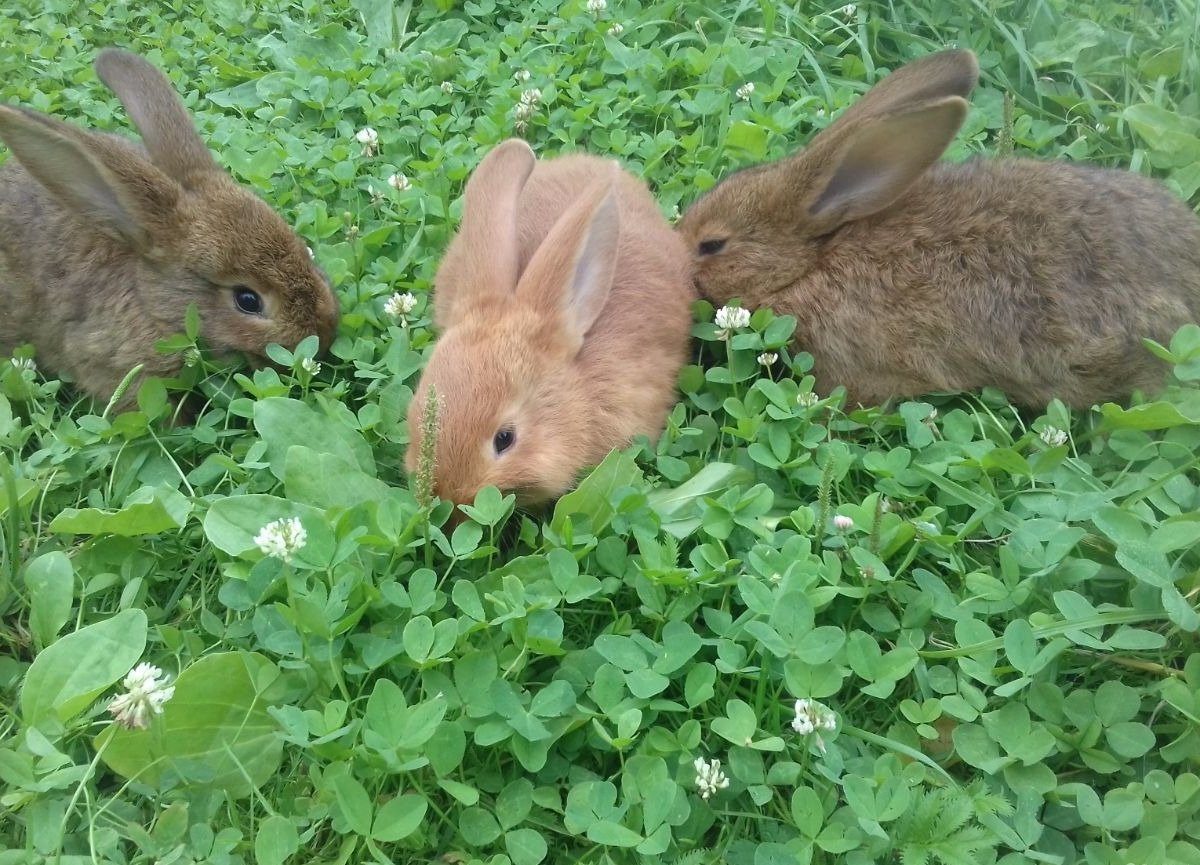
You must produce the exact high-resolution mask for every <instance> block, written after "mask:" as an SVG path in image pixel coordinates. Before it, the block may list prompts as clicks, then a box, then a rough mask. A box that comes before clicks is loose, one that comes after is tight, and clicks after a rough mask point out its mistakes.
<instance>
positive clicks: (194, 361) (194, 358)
mask: <svg viewBox="0 0 1200 865" xmlns="http://www.w3.org/2000/svg"><path fill="white" fill-rule="evenodd" d="M201 360H203V358H202V357H201V356H200V349H198V348H195V347H192V348H189V349H188V350H187V351H185V352H184V353H183V365H184V366H199V365H200V361H201Z"/></svg>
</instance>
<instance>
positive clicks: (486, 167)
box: [433, 138, 537, 331]
mask: <svg viewBox="0 0 1200 865" xmlns="http://www.w3.org/2000/svg"><path fill="white" fill-rule="evenodd" d="M536 164H537V157H536V156H534V155H533V150H532V149H531V148H530V147H529V145H528V144H526V143H525V142H524V141H522V140H521V139H519V138H510V139H508V140H507V141H504V142H502V143H500V144H498V145H496V146H495V147H494V148H492V150H491V151H490V152H489V153H488V155H487V156H485V157H484V158H483V160H482V161H480V163H479V165H478V167H476V169H475V170H474V171H473V172H472V173H471V176H470V178H468V180H467V184H466V188H465V189H464V191H463V215H462V224H461V225H460V226H459V229H458V234H457V236H456V237H455V238H454V241H453V243H452V244H451V247H450V248H449V249H448V250H447V251H446V255H445V257H444V258H443V260H442V264H441V266H440V268H439V270H438V275H437V279H436V287H435V290H434V298H433V303H434V317H435V319H436V322H435V323H436V325H437V327H438V329H439V330H443V331H444V330H445V329H446V328H448V327H450V326H452V325H453V324H454V323H455V322H456V321H458V319H459V318H460V317H461V314H462V311H463V310H464V309H466V308H467V307H468V306H470V305H471V303H472V302H475V301H478V300H481V299H482V298H484V297H486V296H488V295H492V296H494V297H496V298H498V299H500V300H501V301H507V300H509V299H511V296H512V292H513V290H514V289H515V288H516V285H517V277H518V276H519V274H520V270H521V245H520V237H519V234H518V231H517V202H518V200H519V199H520V197H521V190H522V189H524V188H525V183H526V181H527V180H529V175H530V174H532V173H533V169H534V166H535V165H536Z"/></svg>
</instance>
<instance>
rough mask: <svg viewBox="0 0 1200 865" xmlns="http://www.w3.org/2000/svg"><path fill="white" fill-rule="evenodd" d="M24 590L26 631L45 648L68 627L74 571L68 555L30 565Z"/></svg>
mask: <svg viewBox="0 0 1200 865" xmlns="http://www.w3.org/2000/svg"><path fill="white" fill-rule="evenodd" d="M25 588H26V589H27V590H28V592H29V630H30V631H31V632H32V633H33V639H34V642H35V644H36V645H37V646H39V647H45V646H48V645H50V644H51V643H53V642H54V640H55V638H57V637H58V632H59V631H61V630H62V627H63V625H65V624H66V623H67V618H68V617H69V616H70V615H71V605H72V604H73V602H74V599H75V570H74V568H72V567H71V560H70V559H69V558H67V554H66V553H63V552H59V551H55V552H51V553H45V554H44V555H40V556H38V557H37V558H36V559H34V560H33V561H32V562H30V563H29V564H28V565H27V566H26V567H25Z"/></svg>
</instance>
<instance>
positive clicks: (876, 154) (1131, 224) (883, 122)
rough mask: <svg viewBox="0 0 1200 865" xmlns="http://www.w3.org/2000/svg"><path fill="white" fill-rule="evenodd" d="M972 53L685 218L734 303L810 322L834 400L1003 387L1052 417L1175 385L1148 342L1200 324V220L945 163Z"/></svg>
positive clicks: (1061, 167)
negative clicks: (1059, 408)
mask: <svg viewBox="0 0 1200 865" xmlns="http://www.w3.org/2000/svg"><path fill="white" fill-rule="evenodd" d="M978 71H979V70H978V66H977V65H976V62H975V57H974V56H973V55H972V54H971V53H970V52H969V51H943V52H941V53H938V54H933V55H931V56H929V57H925V58H923V59H921V60H917V61H915V62H912V63H909V64H907V65H906V66H904V67H903V68H901V69H899V70H897V71H895V72H893V73H892V74H891V75H889V76H887V77H886V78H884V79H883V80H882V81H880V82H879V83H878V84H876V85H875V86H874V87H873V88H872V89H871V90H870V91H869V92H868V93H867V94H866V95H865V96H863V98H862V99H861V100H859V102H858V103H857V104H856V105H854V106H853V107H852V108H850V109H849V110H848V111H846V112H845V113H844V114H843V115H842V116H841V117H840V118H839V119H838V120H837V121H835V122H834V123H833V124H831V125H830V126H829V127H828V128H827V129H825V130H823V131H822V132H820V133H819V134H818V135H817V136H816V137H815V138H814V139H813V141H812V143H811V144H809V146H808V147H807V148H805V149H804V150H802V151H800V152H799V153H797V154H795V155H793V156H791V157H790V158H787V159H784V160H782V161H780V162H778V163H774V164H770V165H762V166H757V167H754V168H750V169H747V170H745V171H741V172H738V173H736V174H733V175H731V176H730V177H728V178H726V179H724V180H723V181H722V182H721V183H719V184H718V185H717V186H716V187H715V188H714V189H712V190H711V191H709V192H708V193H707V194H706V195H704V196H703V197H701V198H700V199H699V200H698V201H696V202H695V204H693V205H692V207H691V208H690V209H689V210H688V211H687V213H686V214H684V217H683V219H682V220H680V222H679V225H678V230H679V232H680V233H681V234H682V236H683V237H684V238H685V239H686V241H687V243H688V246H689V248H690V249H691V250H692V253H693V255H694V256H695V264H696V277H695V278H696V283H697V286H698V287H699V289H700V292H701V294H703V295H704V296H705V297H707V298H709V299H711V300H713V301H714V302H716V303H726V302H728V301H729V300H730V299H731V298H734V297H739V298H741V300H742V302H743V303H744V304H745V305H746V306H749V307H760V306H768V307H771V308H773V309H774V310H776V311H777V312H779V313H786V314H790V315H794V316H795V317H796V318H797V320H798V322H799V324H798V327H797V329H796V345H797V346H798V347H799V348H801V349H803V350H807V351H809V352H811V353H812V355H813V357H814V360H815V370H814V372H815V374H816V376H817V387H818V388H819V389H820V390H821V391H822V392H828V391H829V390H830V389H832V388H833V387H834V386H836V385H839V384H844V385H845V386H846V388H847V391H848V395H849V398H850V402H851V404H853V403H854V402H859V403H862V404H864V405H870V404H874V403H878V402H881V401H884V400H886V399H887V398H889V397H910V396H915V395H917V394H922V393H927V392H930V391H960V390H969V389H973V388H978V387H982V386H985V385H991V386H994V387H998V388H1001V389H1002V390H1004V391H1006V392H1007V394H1008V396H1009V397H1010V398H1011V399H1012V400H1013V401H1014V402H1016V403H1018V404H1020V405H1024V406H1026V407H1031V408H1042V407H1044V406H1045V405H1046V403H1047V402H1048V401H1049V400H1050V399H1052V398H1054V397H1058V398H1061V399H1062V400H1064V401H1065V402H1067V403H1069V404H1071V405H1073V406H1077V407H1087V406H1090V405H1092V404H1094V403H1097V402H1102V401H1106V400H1114V399H1120V398H1123V397H1125V396H1127V395H1129V394H1130V392H1131V391H1132V390H1134V389H1135V388H1145V389H1153V388H1155V387H1156V386H1158V385H1160V384H1161V382H1162V380H1163V377H1164V373H1165V367H1164V365H1163V364H1161V363H1160V362H1159V361H1158V360H1156V359H1155V358H1154V357H1153V356H1151V355H1150V354H1149V353H1148V352H1147V351H1146V349H1145V348H1144V346H1143V345H1142V343H1141V340H1142V338H1144V337H1150V338H1153V339H1157V340H1159V341H1164V340H1167V339H1169V338H1170V336H1171V335H1172V334H1173V333H1174V331H1175V330H1176V329H1177V328H1178V327H1179V326H1181V325H1183V324H1185V323H1187V322H1190V321H1195V320H1196V319H1197V315H1198V314H1200V220H1197V218H1196V216H1195V215H1194V214H1193V213H1191V212H1190V211H1189V209H1188V208H1187V207H1186V206H1185V205H1184V204H1183V203H1181V202H1180V201H1179V200H1177V199H1176V198H1175V197H1173V196H1172V195H1170V194H1169V193H1168V192H1167V191H1166V190H1164V189H1163V188H1162V187H1161V186H1160V185H1159V184H1158V183H1156V182H1155V181H1153V180H1149V179H1147V178H1144V177H1141V176H1138V175H1136V174H1132V173H1129V172H1124V171H1116V170H1107V169H1100V168H1093V167H1084V166H1079V165H1069V164H1064V163H1061V162H1040V161H1035V160H1032V159H998V160H992V161H988V160H980V159H973V160H970V161H968V162H966V163H963V164H958V165H953V164H947V163H938V164H935V162H936V161H937V160H938V158H939V157H940V156H941V154H942V152H943V151H944V149H945V148H946V147H947V145H948V144H949V143H950V142H951V140H952V139H953V137H954V135H955V133H956V132H957V131H958V128H959V126H960V125H961V123H962V121H963V119H964V117H965V116H966V113H967V101H966V97H967V96H968V95H969V94H970V92H971V90H972V88H973V87H974V85H975V82H976V79H977V77H978Z"/></svg>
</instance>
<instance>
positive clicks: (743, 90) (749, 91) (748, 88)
mask: <svg viewBox="0 0 1200 865" xmlns="http://www.w3.org/2000/svg"><path fill="white" fill-rule="evenodd" d="M753 94H754V82H753V81H747V82H746V83H745V84H743V85H742V86H741V87H739V88H738V89H737V90H735V91H734V95H735V96H737V98H738V99H740V100H742V101H743V102H746V101H748V100H749V99H750V97H751V96H752V95H753Z"/></svg>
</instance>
